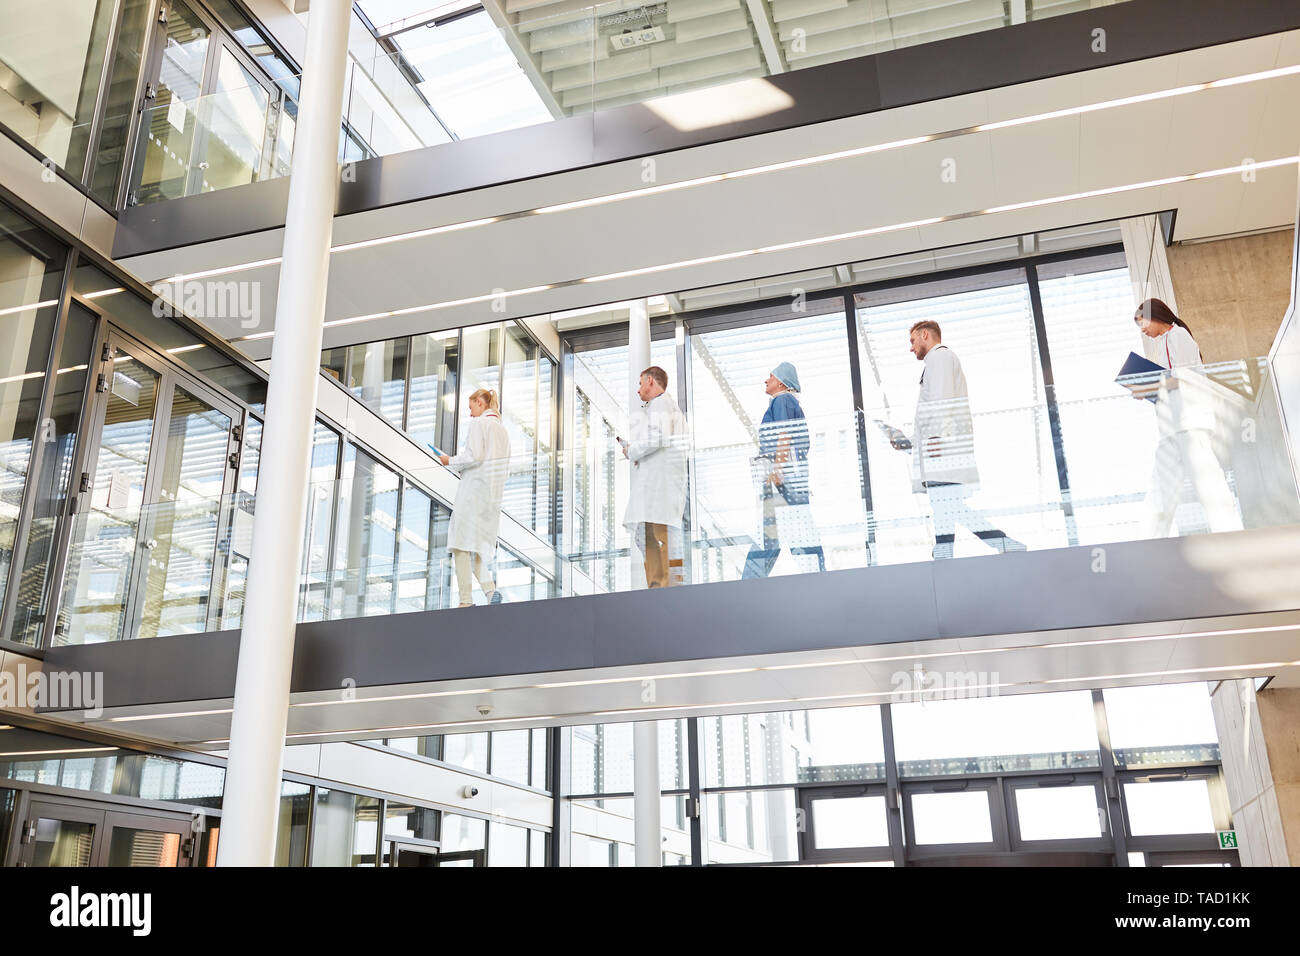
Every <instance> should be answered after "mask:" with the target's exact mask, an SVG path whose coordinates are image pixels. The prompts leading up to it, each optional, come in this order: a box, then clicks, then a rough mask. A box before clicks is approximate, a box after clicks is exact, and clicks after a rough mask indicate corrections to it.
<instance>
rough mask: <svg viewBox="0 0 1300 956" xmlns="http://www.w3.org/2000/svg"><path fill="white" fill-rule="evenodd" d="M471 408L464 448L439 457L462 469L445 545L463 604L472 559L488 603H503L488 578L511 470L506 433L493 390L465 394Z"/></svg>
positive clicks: (466, 604) (468, 593)
mask: <svg viewBox="0 0 1300 956" xmlns="http://www.w3.org/2000/svg"><path fill="white" fill-rule="evenodd" d="M469 414H470V420H469V428H468V429H467V430H466V433H465V448H464V450H463V451H462V452H461V453H460V454H458V455H443V456H442V457H441V459H440V460H441V461H442V463H443V464H444V465H446V466H448V467H449V468H453V469H455V470H456V471H457V472H459V474H460V487H459V488H458V489H457V490H456V505H455V507H454V508H453V509H452V513H451V524H450V525H449V527H448V528H447V549H448V550H449V551H451V557H452V561H453V563H454V564H455V566H456V585H457V589H458V593H459V594H460V606H461V607H469V606H470V605H472V604H473V603H474V602H473V600H471V595H472V593H473V591H472V589H473V583H472V582H471V581H470V566H471V563H472V565H473V569H474V576H475V577H477V578H478V583H479V586H480V587H481V588H482V589H483V593H484V594H485V595H487V599H488V603H489V604H500V603H501V593H500V592H499V591H498V590H497V586H496V583H495V582H494V581H493V580H492V561H493V559H494V558H495V557H496V552H497V534H498V532H499V531H500V529H501V498H502V496H503V495H504V494H505V488H506V476H507V474H508V473H509V471H510V436H509V434H508V433H507V432H506V427H505V425H503V424H501V413H500V409H499V407H498V404H497V393H496V392H495V391H493V390H491V389H486V388H480V389H479V390H478V391H476V392H475V393H474V394H473V395H471V396H470V397H469Z"/></svg>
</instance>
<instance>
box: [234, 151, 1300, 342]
mask: <svg viewBox="0 0 1300 956" xmlns="http://www.w3.org/2000/svg"><path fill="white" fill-rule="evenodd" d="M1297 162H1300V157H1297V156H1284V157H1282V158H1281V159H1271V160H1267V161H1265V162H1260V163H1242V164H1241V165H1238V166H1229V167H1226V168H1224V169H1213V170H1206V171H1204V172H1199V173H1188V174H1186V175H1182V176H1170V177H1167V178H1165V179H1153V180H1147V181H1146V182H1141V183H1130V184H1128V185H1125V186H1109V187H1106V188H1103V189H1093V190H1089V191H1087V192H1082V193H1070V194H1067V195H1064V196H1052V197H1049V198H1047V199H1033V200H1029V201H1028V202H1021V203H1012V204H1010V205H1006V206H994V207H992V208H990V209H979V210H975V211H973V212H959V213H953V214H951V215H947V216H934V217H931V218H929V219H916V220H912V221H910V222H902V223H895V224H893V225H888V226H873V227H872V228H870V229H860V230H856V231H854V232H842V233H836V234H834V235H830V236H815V237H813V238H811V239H799V240H795V241H793V242H783V243H780V244H778V245H773V246H762V247H759V248H757V249H743V250H740V251H737V252H725V253H722V254H720V255H716V256H704V257H701V258H698V259H683V260H680V261H678V262H668V263H663V264H661V265H657V266H646V267H644V268H641V269H629V270H626V271H623V272H611V273H609V274H607V275H600V276H588V277H587V278H585V279H568V280H565V281H562V282H554V283H551V284H550V285H544V286H533V287H531V288H528V289H514V290H511V291H508V292H501V293H496V294H486V295H478V296H471V297H469V298H466V299H456V300H453V301H450V302H434V303H431V304H429V305H414V306H408V307H406V308H404V309H397V310H393V311H389V312H376V313H373V314H371V315H361V316H355V317H353V318H348V319H335V320H333V321H331V322H326V323H325V326H326V327H327V328H328V327H332V326H336V325H349V324H353V323H357V322H368V321H371V320H374V319H382V318H391V317H394V316H399V315H414V314H416V313H420V312H432V311H434V310H435V309H446V308H450V307H452V306H456V305H468V304H473V303H475V302H485V301H487V300H488V299H493V298H498V297H499V298H510V297H513V296H522V295H528V294H530V293H533V292H541V291H544V290H547V289H561V288H567V287H569V286H574V285H581V284H586V283H594V282H607V281H609V280H611V279H624V278H628V277H630V276H641V275H649V274H651V273H655V272H666V271H669V270H673V269H684V268H689V267H691V266H697V265H704V264H707V263H713V262H723V261H726V260H730V259H741V258H744V257H746V256H754V255H761V254H763V253H768V252H779V251H783V250H786V249H794V248H801V247H806V246H818V245H825V244H828V243H834V242H842V241H844V240H846V239H855V238H861V237H863V236H871V235H881V234H883V233H887V232H896V231H898V230H902V229H915V228H919V227H921V226H928V225H935V224H937V223H944V222H958V221H960V220H963V219H976V218H978V217H980V216H988V215H993V214H995V213H1000V212H1011V211H1015V210H1019V209H1028V208H1030V207H1035V206H1050V205H1055V204H1058V203H1065V202H1073V201H1075V200H1080V199H1093V198H1096V197H1098V196H1108V195H1114V194H1116V193H1123V192H1132V191H1134V190H1139V189H1153V188H1158V187H1160V186H1169V185H1173V184H1176V183H1184V182H1192V181H1194V180H1202V179H1210V178H1213V177H1216V176H1228V175H1232V174H1234V173H1242V172H1246V171H1253V170H1258V169H1272V168H1275V167H1279V166H1290V165H1295V164H1296V163H1297ZM274 335H275V330H274V329H272V330H270V331H266V332H257V333H255V334H253V335H245V336H240V337H238V338H232V339H229V340H228V341H230V342H247V341H251V340H253V339H263V338H270V337H272V336H274Z"/></svg>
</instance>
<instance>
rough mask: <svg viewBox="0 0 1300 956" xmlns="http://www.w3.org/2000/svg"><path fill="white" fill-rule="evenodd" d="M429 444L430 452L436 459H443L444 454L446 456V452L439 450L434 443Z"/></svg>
mask: <svg viewBox="0 0 1300 956" xmlns="http://www.w3.org/2000/svg"><path fill="white" fill-rule="evenodd" d="M427 444H428V446H429V450H430V451H431V452H433V454H434V457H436V458H441V457H442V456H443V455H444V454H446V452H444V451H443V450H442V449H441V448H439V447H438V446H437V445H435V444H434V443H433V442H427Z"/></svg>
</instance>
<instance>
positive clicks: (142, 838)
mask: <svg viewBox="0 0 1300 956" xmlns="http://www.w3.org/2000/svg"><path fill="white" fill-rule="evenodd" d="M180 852H181V835H180V834H179V833H168V832H166V831H163V830H137V829H134V828H132V827H113V830H112V836H111V838H110V839H109V843H108V865H109V866H178V865H179V860H180Z"/></svg>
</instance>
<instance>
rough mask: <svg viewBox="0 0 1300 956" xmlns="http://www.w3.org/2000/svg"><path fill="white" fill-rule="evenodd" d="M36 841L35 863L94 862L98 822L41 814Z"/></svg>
mask: <svg viewBox="0 0 1300 956" xmlns="http://www.w3.org/2000/svg"><path fill="white" fill-rule="evenodd" d="M33 842H34V844H35V846H34V847H33V850H32V866H90V862H91V861H90V853H91V851H92V850H93V849H94V846H95V825H94V824H93V823H82V822H80V821H77V820H58V819H51V818H49V817H40V818H39V819H38V820H37V821H36V837H35V839H34V841H33Z"/></svg>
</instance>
